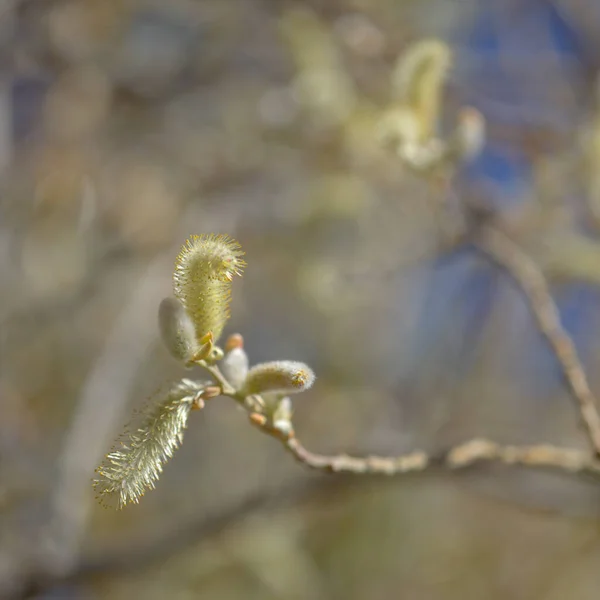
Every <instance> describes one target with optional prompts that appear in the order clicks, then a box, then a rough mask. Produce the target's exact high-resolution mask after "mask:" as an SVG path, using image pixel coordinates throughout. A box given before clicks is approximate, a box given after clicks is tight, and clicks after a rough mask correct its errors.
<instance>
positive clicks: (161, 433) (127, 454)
mask: <svg viewBox="0 0 600 600" xmlns="http://www.w3.org/2000/svg"><path fill="white" fill-rule="evenodd" d="M206 385H207V384H206V382H194V381H190V380H189V379H183V380H181V381H180V382H179V383H178V384H176V385H174V386H172V387H171V388H170V389H169V390H168V392H167V393H166V394H165V395H164V396H163V397H162V398H161V399H160V400H158V401H155V402H152V403H151V404H149V405H148V406H147V407H146V408H145V409H144V410H143V411H142V414H141V422H140V423H139V425H137V426H135V427H132V429H131V430H130V431H127V430H126V431H125V432H124V433H123V435H122V436H121V439H120V440H119V442H118V443H117V444H116V446H115V447H114V448H113V450H112V451H111V452H109V453H108V454H107V455H106V457H105V458H104V461H103V462H102V464H101V465H100V466H99V467H98V468H97V469H96V473H97V478H96V479H95V480H94V482H93V485H94V490H95V491H96V494H97V498H98V501H99V502H101V503H102V504H104V505H105V506H110V505H111V504H116V505H117V507H118V508H123V507H124V506H125V505H126V504H128V503H129V502H134V503H138V502H139V501H140V498H141V497H142V496H143V495H144V493H145V492H146V491H147V490H151V489H153V488H154V486H155V484H156V481H157V480H158V478H159V476H160V474H161V472H162V469H163V466H164V464H165V463H166V462H167V460H168V459H169V458H171V457H172V456H173V453H174V452H175V450H176V449H177V448H178V447H179V445H180V444H181V442H182V440H183V432H184V430H185V428H186V426H187V421H188V417H189V415H190V412H191V410H192V408H193V405H194V402H195V400H196V398H197V397H198V395H199V394H201V393H202V391H203V390H204V388H205V387H206Z"/></svg>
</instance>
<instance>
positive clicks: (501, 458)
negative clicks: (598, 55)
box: [250, 415, 600, 476]
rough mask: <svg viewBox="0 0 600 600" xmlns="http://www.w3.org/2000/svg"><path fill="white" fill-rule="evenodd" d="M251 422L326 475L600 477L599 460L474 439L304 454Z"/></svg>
mask: <svg viewBox="0 0 600 600" xmlns="http://www.w3.org/2000/svg"><path fill="white" fill-rule="evenodd" d="M250 417H251V418H250V422H251V423H252V424H253V425H254V426H256V427H257V428H258V429H260V430H261V431H262V432H263V433H265V434H266V435H269V436H271V437H274V438H275V439H277V440H279V441H280V442H281V443H282V444H283V446H284V448H285V449H286V450H287V451H288V452H289V453H290V454H292V456H293V457H294V458H295V459H296V460H297V461H298V462H300V463H302V464H303V465H306V466H307V467H309V468H311V469H314V470H316V471H325V472H328V473H353V474H357V475H359V474H371V475H399V474H402V473H410V472H419V471H425V470H426V469H428V468H430V467H434V466H435V467H438V466H442V467H445V468H448V469H452V470H454V469H464V468H466V467H470V466H473V465H475V464H476V463H479V462H499V463H502V464H504V465H508V466H523V467H531V468H540V469H543V468H547V469H552V470H555V471H563V472H567V473H588V474H593V475H596V476H599V475H600V460H599V459H597V458H595V457H594V456H590V455H589V454H588V453H586V452H582V451H581V450H576V449H573V448H559V447H557V446H552V445H549V444H540V445H533V446H512V445H507V446H503V445H501V444H498V443H497V442H493V441H491V440H488V439H485V438H476V439H473V440H470V441H468V442H464V443H462V444H458V445H456V446H452V447H451V448H449V449H448V450H445V451H443V452H442V453H440V454H437V455H430V454H427V453H426V452H423V451H420V450H417V451H413V452H408V453H406V454H402V455H400V456H393V457H392V456H365V457H356V456H349V455H347V454H336V455H331V456H328V455H324V454H317V453H315V452H311V451H310V450H307V449H306V448H305V447H304V445H303V444H302V442H300V440H299V439H298V438H297V437H296V435H295V433H294V432H293V431H292V432H291V433H289V434H285V433H282V432H281V431H279V430H277V429H275V428H273V427H272V426H270V425H269V424H268V423H267V422H266V421H265V420H264V418H260V416H256V415H250Z"/></svg>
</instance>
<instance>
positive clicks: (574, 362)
mask: <svg viewBox="0 0 600 600" xmlns="http://www.w3.org/2000/svg"><path fill="white" fill-rule="evenodd" d="M476 243H477V246H478V248H479V249H480V250H481V251H482V252H484V253H485V254H486V255H487V256H488V257H489V258H491V259H492V260H493V261H494V262H495V263H497V264H498V265H500V266H501V267H502V268H504V269H505V270H506V271H507V272H508V274H509V275H510V276H511V277H512V278H513V279H514V280H515V282H516V283H517V284H518V285H519V287H520V288H521V289H522V290H523V293H524V294H525V296H526V298H527V300H528V304H529V307H530V308H531V311H532V312H533V315H534V316H535V319H536V321H537V325H538V327H539V330H540V331H541V332H542V334H543V335H544V337H545V338H546V340H547V341H548V343H549V345H550V348H551V349H552V351H553V353H554V355H555V356H556V358H557V360H558V362H559V364H560V366H561V368H562V371H563V374H564V376H565V379H566V382H567V384H568V386H569V389H570V390H571V393H572V395H573V397H574V398H575V400H576V401H577V404H578V407H579V412H580V414H581V418H582V420H583V423H584V425H585V427H586V430H587V434H588V437H589V439H590V442H591V444H592V448H593V449H594V452H595V454H596V455H600V415H599V414H598V409H597V401H596V398H595V396H594V394H593V392H592V390H591V388H590V385H589V383H588V379H587V376H586V374H585V370H584V368H583V365H582V364H581V360H580V359H579V356H578V354H577V349H576V348H575V344H574V343H573V340H572V339H571V338H570V336H569V334H568V333H567V332H566V331H565V329H564V327H563V326H562V323H561V321H560V314H559V311H558V308H557V306H556V303H555V302H554V299H553V298H552V295H551V293H550V290H549V288H548V283H547V281H546V278H545V277H544V275H543V274H542V272H541V270H540V269H539V268H538V267H537V265H536V264H535V262H534V261H533V260H532V259H531V258H529V256H528V255H527V254H526V253H525V252H523V251H522V250H521V249H520V248H519V247H518V246H517V245H516V244H515V243H514V242H513V241H512V240H511V239H510V238H509V237H507V236H506V235H505V234H504V233H502V232H501V231H500V230H498V229H497V228H494V227H491V226H486V227H483V228H481V229H480V231H479V232H478V235H477V238H476Z"/></svg>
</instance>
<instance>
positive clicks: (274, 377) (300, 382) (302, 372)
mask: <svg viewBox="0 0 600 600" xmlns="http://www.w3.org/2000/svg"><path fill="white" fill-rule="evenodd" d="M314 381H315V374H314V373H313V371H312V369H311V368H310V367H308V366H307V365H305V364H304V363H301V362H296V361H291V360H277V361H273V362H268V363H262V364H259V365H255V366H254V367H252V368H251V369H250V370H249V371H248V375H247V377H246V381H245V383H244V386H243V393H244V395H245V396H249V395H251V394H262V393H264V392H280V393H282V394H295V393H299V392H303V391H305V390H307V389H309V388H310V387H311V386H312V384H313V383H314Z"/></svg>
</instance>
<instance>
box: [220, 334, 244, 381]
mask: <svg viewBox="0 0 600 600" xmlns="http://www.w3.org/2000/svg"><path fill="white" fill-rule="evenodd" d="M248 368H249V361H248V355H247V354H246V351H245V350H244V339H243V338H242V336H241V335H240V334H239V333H236V334H234V335H230V336H229V338H227V341H226V342H225V358H224V359H223V361H222V363H221V370H222V371H223V374H224V375H225V377H226V378H227V380H228V381H229V383H230V384H231V385H232V386H233V388H234V389H236V390H239V389H241V387H242V386H243V385H244V381H246V376H247V375H248Z"/></svg>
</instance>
